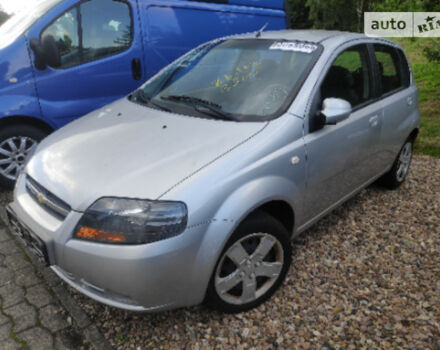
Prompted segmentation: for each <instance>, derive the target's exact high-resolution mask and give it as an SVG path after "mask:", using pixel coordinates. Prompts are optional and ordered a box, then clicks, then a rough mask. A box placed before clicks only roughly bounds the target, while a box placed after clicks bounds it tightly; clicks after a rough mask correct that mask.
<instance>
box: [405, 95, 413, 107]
mask: <svg viewBox="0 0 440 350" xmlns="http://www.w3.org/2000/svg"><path fill="white" fill-rule="evenodd" d="M406 103H407V104H408V106H411V105H412V104H413V99H412V97H411V96H410V97H407V98H406Z"/></svg>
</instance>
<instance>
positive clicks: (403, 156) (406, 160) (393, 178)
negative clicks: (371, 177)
mask: <svg viewBox="0 0 440 350" xmlns="http://www.w3.org/2000/svg"><path fill="white" fill-rule="evenodd" d="M413 148H414V138H409V139H407V140H406V141H405V143H404V144H403V146H402V148H401V149H400V152H399V154H398V155H397V158H396V160H395V161H394V163H393V166H392V168H391V169H390V171H389V172H387V173H386V174H385V175H383V176H382V177H381V178H380V179H379V183H380V184H381V185H383V186H385V187H386V188H388V189H390V190H395V189H397V188H398V187H400V185H401V184H403V182H404V181H405V179H406V177H407V175H408V172H409V167H410V165H411V159H412V154H413Z"/></svg>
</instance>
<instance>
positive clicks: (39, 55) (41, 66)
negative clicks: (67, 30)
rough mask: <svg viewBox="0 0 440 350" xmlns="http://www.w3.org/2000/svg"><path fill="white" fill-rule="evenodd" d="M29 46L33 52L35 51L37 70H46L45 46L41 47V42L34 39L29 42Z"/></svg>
mask: <svg viewBox="0 0 440 350" xmlns="http://www.w3.org/2000/svg"><path fill="white" fill-rule="evenodd" d="M29 46H30V47H31V49H32V51H34V55H35V68H37V69H38V70H45V69H46V61H45V59H44V50H43V45H41V43H40V40H38V39H36V38H32V39H31V40H30V42H29Z"/></svg>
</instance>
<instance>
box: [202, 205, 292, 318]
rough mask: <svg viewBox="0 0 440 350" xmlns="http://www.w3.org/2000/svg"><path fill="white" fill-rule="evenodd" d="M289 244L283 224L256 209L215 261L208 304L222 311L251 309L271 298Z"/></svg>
mask: <svg viewBox="0 0 440 350" xmlns="http://www.w3.org/2000/svg"><path fill="white" fill-rule="evenodd" d="M291 262H292V247H291V243H290V239H289V234H288V232H287V230H286V229H285V228H284V226H283V225H282V224H281V223H280V222H279V221H278V220H276V219H275V218H273V217H272V216H270V215H268V214H266V213H265V212H256V213H254V214H253V215H252V216H250V217H249V218H248V219H246V220H245V221H244V222H243V223H242V224H241V225H240V226H239V227H238V228H237V230H236V231H235V232H234V233H233V234H232V236H231V238H230V239H229V241H228V242H227V244H226V246H225V248H224V249H223V252H222V253H221V255H220V258H219V260H218V262H217V265H216V267H215V270H214V272H213V275H212V277H211V280H210V282H209V286H208V292H207V298H206V300H207V304H208V306H210V307H212V308H213V309H216V310H218V311H221V312H226V313H236V312H242V311H246V310H249V309H252V308H254V307H256V306H258V305H260V304H261V303H263V302H264V301H265V300H267V299H268V298H270V297H271V296H272V294H273V293H274V292H275V291H276V290H277V289H278V287H279V286H280V285H281V283H282V282H283V280H284V278H285V277H286V274H287V271H288V270H289V266H290V263H291Z"/></svg>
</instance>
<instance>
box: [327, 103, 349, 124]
mask: <svg viewBox="0 0 440 350" xmlns="http://www.w3.org/2000/svg"><path fill="white" fill-rule="evenodd" d="M322 108H323V109H322V111H321V114H322V115H323V116H324V117H325V124H326V125H336V124H337V123H339V122H341V121H343V120H345V119H347V118H348V117H349V116H350V113H351V104H350V102H348V101H346V100H343V99H342V98H334V97H329V98H326V99H325V100H324V102H323V103H322Z"/></svg>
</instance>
